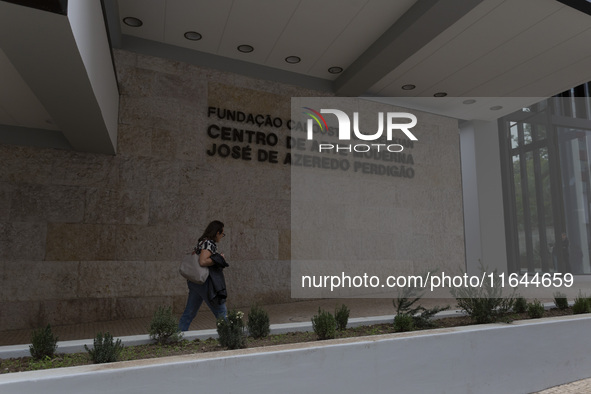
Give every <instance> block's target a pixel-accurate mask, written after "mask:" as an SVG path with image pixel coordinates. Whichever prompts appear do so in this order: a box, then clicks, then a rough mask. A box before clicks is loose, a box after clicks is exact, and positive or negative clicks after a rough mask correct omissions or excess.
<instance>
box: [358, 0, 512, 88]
mask: <svg viewBox="0 0 591 394" xmlns="http://www.w3.org/2000/svg"><path fill="white" fill-rule="evenodd" d="M504 1H505V0H486V1H483V2H481V3H480V4H479V5H478V6H476V7H475V8H473V9H472V10H471V11H470V12H468V14H466V16H465V17H463V18H461V19H460V20H458V21H457V22H456V23H454V24H453V25H452V26H450V27H449V28H447V29H446V30H445V31H443V32H442V33H440V34H439V35H438V36H437V37H435V38H434V39H433V40H432V41H431V42H429V43H428V44H427V45H425V46H424V47H422V48H420V49H419V50H418V51H417V52H416V53H415V54H414V55H413V56H411V57H408V58H407V59H405V60H404V61H403V62H402V63H401V64H400V65H399V66H398V67H396V68H395V69H393V70H392V71H391V72H390V73H389V74H388V75H386V76H384V78H382V79H381V80H380V81H378V82H377V83H375V84H374V85H373V86H372V87H371V88H370V89H369V90H370V92H371V93H372V94H375V95H385V96H396V95H401V96H411V95H414V94H416V93H413V92H412V91H407V90H402V89H401V86H403V85H406V84H411V83H413V82H412V81H410V80H409V79H408V78H406V74H407V73H408V72H410V71H412V70H413V69H414V68H415V67H417V65H418V64H420V63H422V62H423V61H425V60H427V59H428V58H429V57H430V56H431V54H432V53H433V52H435V51H437V50H438V48H440V47H442V46H444V45H446V44H447V43H448V42H449V41H452V40H454V39H455V38H456V37H457V36H459V35H461V34H463V32H464V31H465V30H466V29H468V28H469V27H470V26H471V25H473V24H474V23H476V21H478V20H480V19H481V18H483V17H484V16H486V15H487V14H488V13H490V12H491V11H492V10H494V9H495V8H496V7H498V6H500V5H501V4H503V2H504ZM414 83H416V82H414Z"/></svg>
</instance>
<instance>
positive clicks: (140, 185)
mask: <svg viewBox="0 0 591 394" xmlns="http://www.w3.org/2000/svg"><path fill="white" fill-rule="evenodd" d="M114 56H115V63H116V69H117V73H118V78H119V89H120V94H121V104H120V114H119V130H118V153H117V155H115V156H109V155H98V154H88V153H80V152H73V151H64V150H56V149H40V148H32V147H20V146H9V145H0V163H1V166H0V331H1V330H10V329H19V328H34V327H39V326H41V325H44V324H47V323H51V324H53V325H61V324H71V323H82V322H91V321H105V320H113V319H127V318H136V317H146V316H151V315H152V314H153V312H154V310H155V309H156V308H157V307H158V306H160V305H170V306H173V309H174V311H175V313H181V312H182V310H183V308H184V304H185V301H186V292H187V290H186V284H185V282H184V280H183V279H182V278H181V277H180V276H179V275H178V272H177V270H178V264H179V261H180V258H181V256H182V254H183V253H184V252H185V251H188V250H190V249H191V248H192V246H193V245H194V243H195V241H196V239H197V238H198V237H199V236H200V235H201V233H202V231H203V230H204V228H205V226H206V225H207V223H209V222H210V221H211V220H216V219H217V220H221V221H223V222H224V223H225V225H226V227H225V232H226V234H227V236H226V237H225V238H224V239H223V241H222V242H221V243H220V244H219V248H220V250H221V251H223V252H224V253H225V254H226V257H227V259H228V261H229V263H230V265H231V267H230V268H229V269H227V270H226V279H227V285H228V288H229V299H228V303H229V306H230V307H247V306H249V305H250V304H251V303H252V302H254V301H258V302H261V303H283V302H289V301H291V298H290V256H291V254H290V253H291V250H290V249H291V234H290V192H291V185H290V165H289V164H284V162H283V161H284V157H285V156H286V154H287V153H288V152H289V149H288V147H287V146H286V138H287V136H288V135H289V130H288V129H287V127H286V125H285V122H283V123H282V125H281V126H280V127H277V125H273V126H270V125H269V124H261V125H260V126H259V125H258V124H256V123H257V122H256V121H255V122H254V123H248V122H242V123H240V122H237V121H233V120H230V119H227V118H224V119H223V118H222V117H221V116H219V115H217V114H215V113H214V114H212V113H210V111H209V110H208V108H210V107H214V108H220V109H226V110H235V111H240V112H242V113H244V114H247V115H248V114H251V115H261V116H263V118H262V119H265V117H266V116H267V115H269V116H270V117H271V118H275V117H276V118H280V119H282V120H286V119H289V118H290V99H291V97H295V96H304V97H305V96H319V95H320V96H322V95H326V93H323V92H318V91H312V90H308V89H303V88H299V87H295V86H290V85H285V84H279V83H275V82H268V81H262V80H256V79H252V78H248V77H244V76H240V75H236V74H232V73H227V72H221V71H216V70H210V69H204V68H200V67H197V66H193V65H189V64H185V63H180V62H174V61H170V60H165V59H160V58H154V57H149V56H144V55H139V54H135V53H131V52H127V51H115V53H114ZM257 119H261V118H257ZM433 122H435V123H436V122H437V119H434V120H433ZM211 125H215V127H217V128H214V129H212V130H213V131H211V132H210V133H209V134H208V130H209V127H210V126H211ZM222 127H229V128H230V129H234V128H237V129H244V130H248V131H251V132H252V133H254V134H253V135H254V136H255V137H253V138H254V139H253V140H252V141H250V142H248V141H242V142H240V141H235V140H233V138H232V137H231V136H230V137H228V139H226V135H224V137H222V132H221V128H222ZM448 129H449V127H448ZM433 131H434V132H436V131H437V128H436V127H434V128H433ZM80 132H81V133H83V132H84V130H80ZM257 132H262V133H264V135H266V136H269V135H270V134H273V135H275V136H276V137H277V143H276V144H273V145H271V144H270V143H272V142H273V139H271V140H270V141H268V140H265V141H262V140H257V138H256V135H257V134H256V133H257ZM247 134H248V133H247ZM441 143H445V144H446V145H447V146H448V148H449V147H451V148H449V149H448V150H446V151H445V152H446V153H445V156H446V157H445V158H442V160H445V162H446V166H445V170H444V173H445V174H449V176H447V177H445V178H444V179H440V178H439V175H435V176H434V178H435V179H434V182H435V183H436V184H439V183H445V184H446V189H445V190H446V195H447V196H448V198H449V200H450V201H455V203H454V204H453V206H451V207H447V209H449V211H450V212H452V214H451V217H452V218H453V221H451V222H448V223H450V224H451V225H452V226H453V227H454V230H453V231H452V232H453V234H452V238H453V239H454V240H455V241H457V242H456V243H457V245H456V244H454V245H452V246H453V248H454V250H456V249H457V247H458V246H459V247H460V249H461V251H460V252H461V253H460V252H456V253H451V257H453V258H454V259H456V258H457V259H463V236H462V230H461V185H460V182H459V180H460V175H459V174H460V170H459V147H458V140H457V135H455V136H454V135H446V136H445V137H444V138H439V139H436V140H435V142H434V143H433V144H434V145H433V147H432V148H430V149H431V150H432V154H433V155H434V156H433V157H436V155H438V154H440V153H438V152H440V151H439V150H437V151H436V149H435V148H436V146H435V144H441ZM214 144H215V145H216V153H215V154H208V152H210V153H211V152H213V149H214ZM220 145H227V147H228V149H229V150H230V152H233V153H236V151H232V149H233V148H234V147H235V146H239V147H240V148H241V151H240V153H239V154H236V155H237V156H239V157H238V158H233V157H232V154H230V155H229V156H228V157H223V156H224V155H220V153H219V147H220ZM246 146H248V147H250V148H251V151H250V160H248V157H249V156H248V155H246V156H244V151H243V148H244V147H246ZM224 149H225V148H224ZM259 151H262V152H263V153H259ZM270 151H273V152H277V153H276V155H277V160H276V161H277V162H273V161H274V160H273V155H274V154H270V153H269V152H270ZM441 152H442V151H441ZM259 155H260V156H259ZM270 158H271V160H270ZM437 167H438V166H437V163H434V164H433V168H437ZM438 171H442V170H441V169H440V168H439V169H438ZM423 179H424V181H425V182H427V184H425V182H422V183H421V185H422V187H421V189H420V193H424V192H425V191H426V189H425V188H427V187H428V186H429V184H428V183H429V182H428V179H429V175H426V176H425V178H423ZM454 190H456V191H457V195H456V192H453V191H454ZM401 196H402V195H401ZM404 197H405V198H407V199H408V201H404V203H412V201H413V194H412V193H410V194H408V193H406V194H404ZM401 198H402V197H401ZM423 203H424V201H423ZM438 207H441V208H444V207H443V206H441V204H439V205H438ZM449 217H450V216H449V215H443V214H438V215H437V216H436V217H430V219H429V220H431V221H434V220H435V221H436V223H431V222H425V223H423V225H424V226H425V227H429V228H433V226H435V227H437V228H440V229H441V231H448V230H449V228H448V227H449V226H443V225H442V223H443V222H444V221H446V220H447V219H449ZM458 218H459V219H460V220H458ZM458 226H460V228H456V227H458ZM441 231H440V230H437V234H436V235H435V236H440V235H441ZM418 233H419V235H418V238H417V239H423V238H425V237H429V236H431V237H432V236H433V235H432V232H431V231H430V230H429V231H418ZM447 239H449V238H446V240H447ZM427 241H429V240H428V239H427ZM427 244H429V242H427ZM429 255H430V256H432V255H433V253H430V254H429ZM462 262H463V260H462Z"/></svg>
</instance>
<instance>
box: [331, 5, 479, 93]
mask: <svg viewBox="0 0 591 394" xmlns="http://www.w3.org/2000/svg"><path fill="white" fill-rule="evenodd" d="M482 1H483V0H463V1H456V2H453V5H452V4H450V2H449V1H448V0H418V1H417V2H416V3H415V4H414V5H413V6H412V7H411V8H410V9H409V10H408V11H407V12H406V13H405V14H404V15H402V16H401V17H400V18H399V19H398V20H397V21H396V22H395V23H394V24H393V25H392V26H391V27H390V28H389V29H388V30H387V31H386V32H385V33H384V34H382V36H381V37H380V38H378V39H377V40H376V41H375V42H374V43H373V44H372V45H371V46H370V47H369V48H368V49H367V50H366V51H365V52H364V53H363V54H362V55H361V56H360V57H359V58H358V59H357V60H355V61H354V62H353V64H351V66H349V67H348V68H347V70H345V72H344V73H343V74H342V75H341V76H340V77H339V78H338V79H337V80H336V81H335V91H336V94H337V95H339V96H353V97H357V96H361V95H364V94H366V93H367V91H368V90H369V89H370V88H371V87H372V86H373V85H374V84H375V83H377V82H378V81H379V80H381V79H382V78H384V77H385V76H386V75H388V74H389V73H390V72H391V71H392V70H393V69H395V68H396V67H398V66H399V65H400V64H402V62H404V61H405V60H406V59H408V58H409V57H411V56H412V55H413V54H415V53H416V52H417V51H418V50H419V49H421V48H422V47H424V46H425V45H426V44H428V43H429V42H430V41H432V40H433V39H434V38H435V37H437V36H438V35H439V34H441V33H442V32H443V31H444V30H446V29H447V28H449V27H450V26H451V25H453V24H454V23H456V22H457V21H458V20H459V19H460V18H462V17H463V16H464V15H466V14H467V13H468V12H470V11H471V10H472V9H473V8H474V7H476V6H477V5H478V4H480V3H481V2H482Z"/></svg>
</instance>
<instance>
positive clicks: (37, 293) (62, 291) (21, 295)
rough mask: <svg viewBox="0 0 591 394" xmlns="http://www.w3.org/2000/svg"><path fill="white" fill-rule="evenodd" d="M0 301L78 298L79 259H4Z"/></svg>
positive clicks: (0, 263) (1, 263)
mask: <svg viewBox="0 0 591 394" xmlns="http://www.w3.org/2000/svg"><path fill="white" fill-rule="evenodd" d="M0 265H1V266H2V268H3V270H2V276H1V278H2V283H3V286H2V287H0V302H7V301H11V300H12V301H40V300H50V299H68V298H76V297H78V279H79V271H78V266H79V263H78V262H77V261H67V262H63V261H14V260H6V261H2V262H0Z"/></svg>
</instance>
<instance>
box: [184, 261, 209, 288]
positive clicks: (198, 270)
mask: <svg viewBox="0 0 591 394" xmlns="http://www.w3.org/2000/svg"><path fill="white" fill-rule="evenodd" d="M179 273H180V274H181V275H182V276H183V277H185V278H186V279H187V280H190V281H191V282H193V283H197V284H198V285H202V284H203V283H205V281H206V280H207V278H208V277H209V268H208V267H202V266H201V265H200V264H199V255H198V254H197V253H188V254H186V255H185V256H184V257H183V259H182V260H181V265H180V266H179Z"/></svg>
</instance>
